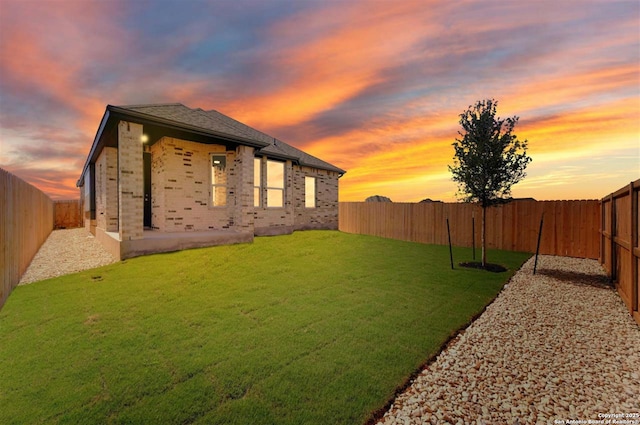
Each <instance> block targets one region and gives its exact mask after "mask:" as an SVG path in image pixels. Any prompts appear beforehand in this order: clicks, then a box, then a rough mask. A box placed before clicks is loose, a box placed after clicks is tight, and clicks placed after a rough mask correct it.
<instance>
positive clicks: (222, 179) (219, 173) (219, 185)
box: [211, 154, 227, 207]
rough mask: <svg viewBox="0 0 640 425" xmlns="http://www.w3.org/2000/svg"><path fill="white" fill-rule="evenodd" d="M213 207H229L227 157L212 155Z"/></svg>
mask: <svg viewBox="0 0 640 425" xmlns="http://www.w3.org/2000/svg"><path fill="white" fill-rule="evenodd" d="M211 205H212V206H214V207H224V206H226V205H227V156H226V155H215V154H214V155H211Z"/></svg>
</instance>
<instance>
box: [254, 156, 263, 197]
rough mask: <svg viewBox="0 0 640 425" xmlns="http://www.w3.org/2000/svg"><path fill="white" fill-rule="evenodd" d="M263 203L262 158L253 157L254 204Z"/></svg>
mask: <svg viewBox="0 0 640 425" xmlns="http://www.w3.org/2000/svg"><path fill="white" fill-rule="evenodd" d="M261 205H262V160H261V159H260V158H254V159H253V206H254V207H259V206H261Z"/></svg>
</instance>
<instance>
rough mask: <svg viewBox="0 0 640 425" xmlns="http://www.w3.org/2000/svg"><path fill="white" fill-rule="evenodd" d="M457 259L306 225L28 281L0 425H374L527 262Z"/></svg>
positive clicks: (19, 299) (2, 358)
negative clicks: (483, 265) (482, 264)
mask: <svg viewBox="0 0 640 425" xmlns="http://www.w3.org/2000/svg"><path fill="white" fill-rule="evenodd" d="M448 255H449V251H448V247H446V246H434V245H422V244H417V243H410V242H402V241H395V240H389V239H381V238H376V237H371V236H362V235H351V234H345V233H340V232H336V231H308V232H297V233H295V234H293V235H288V236H277V237H263V238H256V239H255V242H254V243H253V244H245V245H233V246H223V247H213V248H204V249H196V250H188V251H182V252H177V253H171V254H158V255H151V256H147V257H140V258H135V259H131V260H127V261H123V262H120V263H116V264H113V265H110V266H106V267H102V268H99V269H94V270H88V271H85V272H81V273H77V274H74V275H69V276H64V277H60V278H56V279H51V280H47V281H43V282H38V283H34V284H31V285H28V286H21V287H18V288H16V289H15V290H14V292H13V293H12V294H11V296H10V297H9V300H8V301H7V303H6V305H5V306H4V307H3V309H2V310H1V311H0V406H1V407H0V423H2V424H26V423H28V424H38V423H46V424H49V423H70V424H77V423H78V424H79V423H82V424H103V423H118V424H120V423H127V424H139V423H162V424H191V423H195V424H210V423H214V424H296V425H298V424H358V423H363V422H365V421H366V420H367V419H368V418H369V417H370V415H371V413H372V412H373V411H375V410H377V409H379V408H381V407H383V406H384V404H385V402H387V400H389V399H390V398H391V397H392V396H393V394H394V390H395V389H396V388H397V387H398V386H400V385H402V384H403V382H404V381H405V380H406V379H407V377H409V376H410V375H411V373H412V372H414V371H415V370H416V369H417V368H418V367H419V366H420V365H421V364H423V363H424V362H425V361H426V360H427V359H428V358H429V357H430V356H432V355H433V353H435V352H437V350H438V348H439V347H440V346H441V345H442V343H443V342H444V341H445V340H446V339H447V338H448V337H449V336H450V335H451V334H452V332H454V331H455V330H456V329H458V328H460V327H461V326H463V325H465V324H466V323H468V322H469V320H470V319H471V318H472V316H473V315H475V314H477V313H478V312H480V311H481V310H482V308H483V307H484V306H485V305H486V304H487V303H488V302H490V301H491V300H492V299H493V298H494V297H495V296H496V294H497V293H498V291H499V290H500V289H501V287H502V285H503V284H504V283H505V281H506V280H507V279H508V278H509V277H510V276H511V275H512V274H513V273H514V272H515V270H516V269H517V268H518V267H519V266H520V265H521V264H522V263H523V262H524V261H525V260H526V259H527V258H528V257H529V254H523V253H512V252H504V251H490V252H489V260H490V261H491V262H493V263H501V264H503V265H505V266H507V267H508V268H509V271H508V272H506V273H500V274H496V273H488V272H484V271H479V270H473V269H459V268H458V269H456V270H453V271H452V270H450V266H449V257H448ZM454 256H455V257H456V261H463V260H470V257H471V250H470V249H464V248H457V249H456V248H454Z"/></svg>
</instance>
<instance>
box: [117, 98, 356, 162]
mask: <svg viewBox="0 0 640 425" xmlns="http://www.w3.org/2000/svg"><path fill="white" fill-rule="evenodd" d="M117 108H118V109H121V110H128V111H131V112H136V113H138V114H145V115H149V116H151V117H157V118H161V119H163V120H169V121H173V122H175V123H176V124H186V125H189V126H191V127H196V128H200V129H202V130H205V131H210V132H214V133H219V134H223V135H227V136H230V137H237V138H239V139H241V140H242V139H248V140H251V141H256V142H259V143H261V144H267V146H265V147H263V148H261V149H260V150H258V154H263V155H266V156H269V155H271V156H278V157H281V158H287V159H292V160H295V161H297V162H298V163H299V164H300V165H305V166H309V167H313V168H319V169H322V170H329V171H335V172H338V173H341V174H344V173H345V172H346V171H344V170H342V169H341V168H338V167H336V166H334V165H332V164H329V163H328V162H325V161H323V160H321V159H319V158H316V157H315V156H313V155H309V154H308V153H306V152H303V151H301V150H300V149H297V148H294V147H293V146H291V145H289V144H287V143H285V142H283V141H281V140H277V139H276V138H274V137H271V136H269V135H267V134H265V133H263V132H261V131H258V130H256V129H254V128H252V127H249V126H248V125H246V124H243V123H241V122H240V121H237V120H234V119H233V118H231V117H228V116H226V115H224V114H221V113H220V112H218V111H215V110H210V111H205V110H203V109H200V108H197V109H191V108H189V107H187V106H185V105H183V104H181V103H166V104H155V105H127V106H117ZM240 143H241V142H240Z"/></svg>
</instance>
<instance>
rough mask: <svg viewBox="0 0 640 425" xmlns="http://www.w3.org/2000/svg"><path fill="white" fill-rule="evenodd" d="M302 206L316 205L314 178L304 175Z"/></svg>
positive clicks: (311, 206)
mask: <svg viewBox="0 0 640 425" xmlns="http://www.w3.org/2000/svg"><path fill="white" fill-rule="evenodd" d="M304 206H305V207H307V208H315V207H316V178H315V177H309V176H305V178H304Z"/></svg>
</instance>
